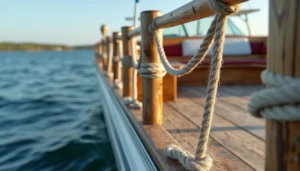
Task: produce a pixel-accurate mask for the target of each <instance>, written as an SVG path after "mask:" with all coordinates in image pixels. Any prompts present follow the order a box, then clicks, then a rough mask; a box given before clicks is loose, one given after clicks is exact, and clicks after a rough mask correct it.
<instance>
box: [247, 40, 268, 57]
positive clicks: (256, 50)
mask: <svg viewBox="0 0 300 171" xmlns="http://www.w3.org/2000/svg"><path fill="white" fill-rule="evenodd" d="M250 46H251V50H252V54H262V55H264V54H266V46H265V44H264V42H250Z"/></svg>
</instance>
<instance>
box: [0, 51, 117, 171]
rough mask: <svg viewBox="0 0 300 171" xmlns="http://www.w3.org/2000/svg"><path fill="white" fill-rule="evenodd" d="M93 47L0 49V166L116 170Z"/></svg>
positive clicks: (10, 169) (22, 170)
mask: <svg viewBox="0 0 300 171" xmlns="http://www.w3.org/2000/svg"><path fill="white" fill-rule="evenodd" d="M97 84H98V83H97V79H96V76H95V69H94V65H93V53H92V52H91V51H74V52H1V53H0V170H1V171H6V170H7V171H14V170H20V171H27V170H30V171H32V170H39V171H40V170H43V171H48V170H49V171H50V170H51V171H52V170H55V171H61V170H105V171H106V170H107V171H109V170H116V166H115V163H114V162H115V161H114V157H113V153H112V149H111V145H110V142H109V139H108V136H107V130H106V126H105V123H104V118H103V113H102V112H101V104H100V103H99V99H100V98H101V97H100V95H99V93H98V92H97Z"/></svg>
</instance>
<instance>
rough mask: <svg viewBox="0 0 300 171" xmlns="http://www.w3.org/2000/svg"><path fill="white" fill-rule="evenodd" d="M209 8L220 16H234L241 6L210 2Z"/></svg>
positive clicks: (216, 0) (213, 0) (217, 1)
mask: <svg viewBox="0 0 300 171" xmlns="http://www.w3.org/2000/svg"><path fill="white" fill-rule="evenodd" d="M208 4H209V7H210V8H211V9H212V10H213V11H214V12H215V13H218V14H222V15H232V14H235V13H237V12H238V11H239V10H240V8H241V4H235V5H228V4H225V3H222V2H221V1H219V0H208Z"/></svg>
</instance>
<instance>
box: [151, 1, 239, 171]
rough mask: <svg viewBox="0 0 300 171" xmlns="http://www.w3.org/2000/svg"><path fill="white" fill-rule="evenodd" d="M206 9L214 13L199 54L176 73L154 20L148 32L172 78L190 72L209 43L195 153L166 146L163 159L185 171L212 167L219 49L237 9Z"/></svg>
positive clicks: (211, 3)
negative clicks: (210, 146)
mask: <svg viewBox="0 0 300 171" xmlns="http://www.w3.org/2000/svg"><path fill="white" fill-rule="evenodd" d="M208 4H209V6H210V8H211V9H212V10H213V11H215V12H216V13H217V15H216V16H215V18H214V20H213V22H212V23H211V25H210V28H209V30H208V32H207V35H206V36H205V38H204V40H203V42H202V44H201V45H200V48H199V50H198V51H197V52H196V53H195V55H194V56H193V57H192V59H190V61H189V62H188V63H187V64H186V65H185V66H184V67H183V68H180V69H176V68H173V67H172V66H171V64H170V63H169V61H168V59H167V57H166V54H165V52H164V49H163V46H162V44H161V41H160V38H159V37H158V35H157V26H156V24H155V22H156V21H155V20H153V22H152V23H151V24H150V26H149V31H150V32H152V33H153V35H154V39H155V42H156V45H157V50H158V53H159V56H160V59H161V61H162V64H163V66H164V67H165V69H166V71H167V72H168V73H169V74H171V75H175V76H180V75H184V74H188V73H190V72H192V71H193V70H194V69H195V68H196V67H197V66H198V65H199V64H200V63H201V62H202V61H203V60H204V58H205V56H206V54H207V52H208V50H209V49H210V47H211V45H212V43H213V40H214V45H213V56H212V61H211V66H210V74H209V81H208V88H207V95H206V101H205V106H204V113H203V119H202V123H201V125H202V126H201V130H200V137H199V141H198V145H197V149H196V152H195V157H193V156H192V155H191V154H190V153H188V152H186V151H183V150H182V149H181V148H180V147H178V146H176V145H171V146H168V147H167V148H166V149H165V153H166V155H167V156H169V157H171V158H173V159H177V160H178V161H179V162H180V163H182V164H183V166H184V167H185V168H186V169H189V170H198V171H199V170H201V171H202V170H209V169H210V168H211V167H212V159H211V158H210V157H209V156H207V155H206V150H207V143H208V139H209V133H210V129H211V122H212V117H213V113H214V106H215V102H216V95H217V89H218V86H219V85H218V84H219V80H220V70H221V66H222V58H223V55H222V54H223V45H224V40H225V29H226V24H227V18H228V17H227V16H228V15H230V14H234V13H236V12H238V10H239V9H240V5H239V4H238V5H227V4H223V3H221V2H219V1H218V0H208Z"/></svg>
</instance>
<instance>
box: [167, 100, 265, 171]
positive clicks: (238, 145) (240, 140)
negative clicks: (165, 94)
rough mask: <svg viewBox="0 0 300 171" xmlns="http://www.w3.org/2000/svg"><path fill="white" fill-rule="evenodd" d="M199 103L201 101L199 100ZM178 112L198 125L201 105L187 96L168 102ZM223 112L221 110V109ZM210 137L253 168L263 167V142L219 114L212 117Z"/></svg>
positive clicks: (200, 116) (261, 168) (260, 168)
mask: <svg viewBox="0 0 300 171" xmlns="http://www.w3.org/2000/svg"><path fill="white" fill-rule="evenodd" d="M201 101H203V100H201ZM200 103H201V102H200ZM169 104H170V105H171V106H173V107H174V108H175V109H176V110H177V111H178V112H180V113H181V114H182V116H185V117H186V118H188V119H189V120H190V121H191V122H193V123H194V124H196V125H197V126H200V123H201V120H202V111H203V105H200V104H198V103H196V102H194V101H193V100H191V99H188V98H179V99H178V100H177V101H176V102H169ZM222 112H223V111H222ZM212 124H213V126H212V132H211V137H212V138H213V139H215V140H216V141H218V142H219V143H220V144H221V145H222V146H224V147H225V148H227V149H228V150H229V151H231V152H232V153H233V154H235V155H236V156H238V157H239V158H240V159H242V160H243V161H244V162H246V163H247V164H248V165H250V166H252V167H253V168H254V169H255V170H263V169H264V157H265V155H264V151H265V149H264V142H263V141H262V140H260V139H258V138H257V137H255V136H253V135H252V134H249V133H248V132H246V131H245V130H243V129H241V128H240V127H237V126H236V125H234V124H232V123H231V122H228V121H227V120H225V119H224V118H222V117H220V116H219V115H215V116H214V119H213V123H212Z"/></svg>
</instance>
